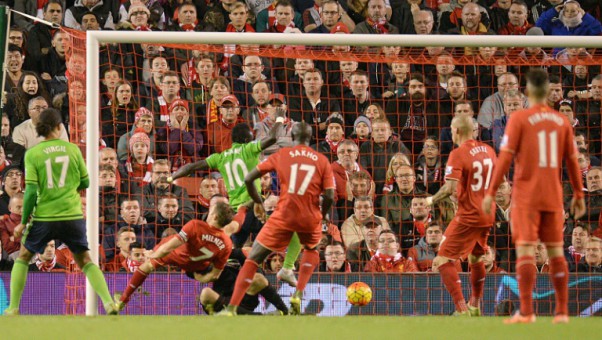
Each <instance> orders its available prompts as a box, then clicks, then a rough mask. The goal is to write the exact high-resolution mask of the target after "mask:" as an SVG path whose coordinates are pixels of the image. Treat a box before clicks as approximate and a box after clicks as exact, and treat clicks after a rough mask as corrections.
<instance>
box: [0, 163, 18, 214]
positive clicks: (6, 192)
mask: <svg viewBox="0 0 602 340" xmlns="http://www.w3.org/2000/svg"><path fill="white" fill-rule="evenodd" d="M22 191H23V171H22V170H21V168H20V167H19V166H18V165H15V164H11V165H9V166H7V167H5V168H4V171H3V172H2V193H1V194H0V215H6V214H10V210H9V209H8V205H9V203H10V199H11V198H12V197H13V196H14V195H15V194H16V193H19V192H22Z"/></svg>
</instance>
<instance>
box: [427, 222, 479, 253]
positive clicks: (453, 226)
mask: <svg viewBox="0 0 602 340" xmlns="http://www.w3.org/2000/svg"><path fill="white" fill-rule="evenodd" d="M489 229H491V228H487V227H467V226H463V225H460V224H458V222H456V220H455V219H454V220H452V221H451V223H450V224H449V225H448V226H447V229H446V230H445V234H444V235H445V239H444V240H443V241H442V242H441V245H440V246H439V253H438V255H440V256H444V257H447V258H450V259H454V260H456V259H459V258H465V257H466V256H468V255H469V254H472V255H475V256H481V255H485V252H486V250H487V237H488V236H489Z"/></svg>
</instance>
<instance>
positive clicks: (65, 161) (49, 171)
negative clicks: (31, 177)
mask: <svg viewBox="0 0 602 340" xmlns="http://www.w3.org/2000/svg"><path fill="white" fill-rule="evenodd" d="M54 162H55V163H62V164H63V165H62V166H61V176H60V177H59V183H58V187H59V188H62V187H64V186H65V178H66V177H67V169H68V168H69V156H58V157H56V158H54ZM44 163H45V164H46V178H47V179H48V184H47V187H48V189H52V188H54V179H53V178H52V162H51V159H50V158H48V159H47V160H46V162H44Z"/></svg>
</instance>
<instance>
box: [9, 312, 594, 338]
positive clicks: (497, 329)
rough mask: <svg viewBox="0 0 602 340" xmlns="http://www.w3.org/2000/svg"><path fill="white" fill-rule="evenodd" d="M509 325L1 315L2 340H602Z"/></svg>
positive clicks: (584, 326) (443, 320)
mask: <svg viewBox="0 0 602 340" xmlns="http://www.w3.org/2000/svg"><path fill="white" fill-rule="evenodd" d="M551 321H552V319H551V318H549V317H547V318H543V317H542V318H538V320H537V323H535V324H530V325H504V324H503V323H502V319H501V318H494V317H481V318H459V317H434V316H425V317H394V316H392V317H382V316H349V317H342V318H319V317H315V316H300V317H291V316H283V317H276V316H264V317H262V316H239V317H235V318H233V317H207V316H187V317H181V316H117V317H107V316H98V317H83V316H78V317H72V316H19V317H0V338H1V339H7V340H8V339H11V340H17V339H61V340H67V339H77V340H83V339H86V340H88V339H103V340H106V339H145V340H146V339H162V340H163V339H287V340H290V339H367V340H372V339H374V340H376V339H379V340H380V339H411V340H415V339H480V340H488V339H505V340H515V339H530V340H536V339H545V340H550V339H578V340H585V339H600V338H601V337H602V335H601V334H602V320H601V319H600V318H599V317H593V318H571V322H570V323H569V324H568V325H552V323H551Z"/></svg>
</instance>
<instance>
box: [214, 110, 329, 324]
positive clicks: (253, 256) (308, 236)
mask: <svg viewBox="0 0 602 340" xmlns="http://www.w3.org/2000/svg"><path fill="white" fill-rule="evenodd" d="M311 131H312V128H311V126H310V125H308V124H306V123H304V122H301V123H298V124H296V125H295V126H294V127H293V129H292V132H291V134H292V137H293V147H288V148H283V149H280V150H279V151H278V152H276V153H275V154H273V155H271V156H270V157H269V158H268V159H267V160H266V161H265V162H263V163H261V164H259V165H257V167H256V168H255V169H253V170H251V172H250V173H249V174H248V175H247V177H246V178H245V184H246V186H247V190H248V192H249V195H250V196H251V198H252V199H253V201H254V202H255V212H256V213H258V214H260V215H261V214H265V211H264V210H263V204H262V200H261V195H259V192H258V191H257V187H255V186H254V185H253V183H254V182H255V180H257V179H259V178H260V177H261V176H263V174H265V173H266V172H271V171H276V173H277V174H278V178H279V179H280V193H281V195H280V200H279V201H278V205H277V206H276V210H274V212H273V213H272V215H271V216H270V218H269V219H268V220H267V222H266V223H265V225H264V226H263V228H262V229H261V232H259V235H257V238H256V239H255V243H254V244H253V249H252V250H251V252H250V254H249V257H248V258H247V260H246V261H245V264H244V265H243V267H242V269H241V270H240V273H239V274H238V278H237V279H236V284H235V286H234V293H233V294H232V298H231V299H230V305H229V306H228V307H227V309H225V310H224V311H222V313H221V314H222V315H235V314H236V309H237V307H238V305H239V304H240V302H241V300H242V298H243V296H244V294H245V292H246V291H247V289H248V288H249V285H250V283H251V281H252V279H253V275H254V274H255V271H256V270H257V268H258V267H259V264H261V263H263V261H264V259H265V258H266V257H267V256H268V255H269V254H270V253H271V252H273V251H279V252H282V251H284V250H285V249H286V247H287V246H288V244H289V242H290V240H291V237H292V236H293V234H294V233H297V235H298V236H299V240H300V241H301V244H303V245H304V246H305V251H304V252H303V256H302V257H301V262H300V264H299V268H300V269H299V280H298V283H297V289H296V291H295V293H294V294H293V296H292V297H291V300H290V302H291V311H290V312H291V313H292V314H300V313H301V298H302V297H303V290H304V289H305V286H306V285H307V282H309V279H310V278H311V275H312V273H313V271H314V269H315V267H316V265H317V264H318V262H319V261H320V255H319V254H318V251H317V250H316V247H317V246H318V244H319V243H320V240H321V238H322V223H327V222H326V221H323V219H322V217H323V216H325V215H326V213H327V212H328V211H329V210H330V207H331V205H332V203H333V201H334V189H335V185H334V177H333V172H332V168H331V166H330V163H329V162H328V159H327V158H326V157H325V156H323V155H322V154H321V153H319V152H316V151H315V150H313V149H312V148H310V147H309V142H310V140H311ZM320 195H323V196H324V200H323V202H322V206H321V207H320ZM320 208H321V209H320Z"/></svg>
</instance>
